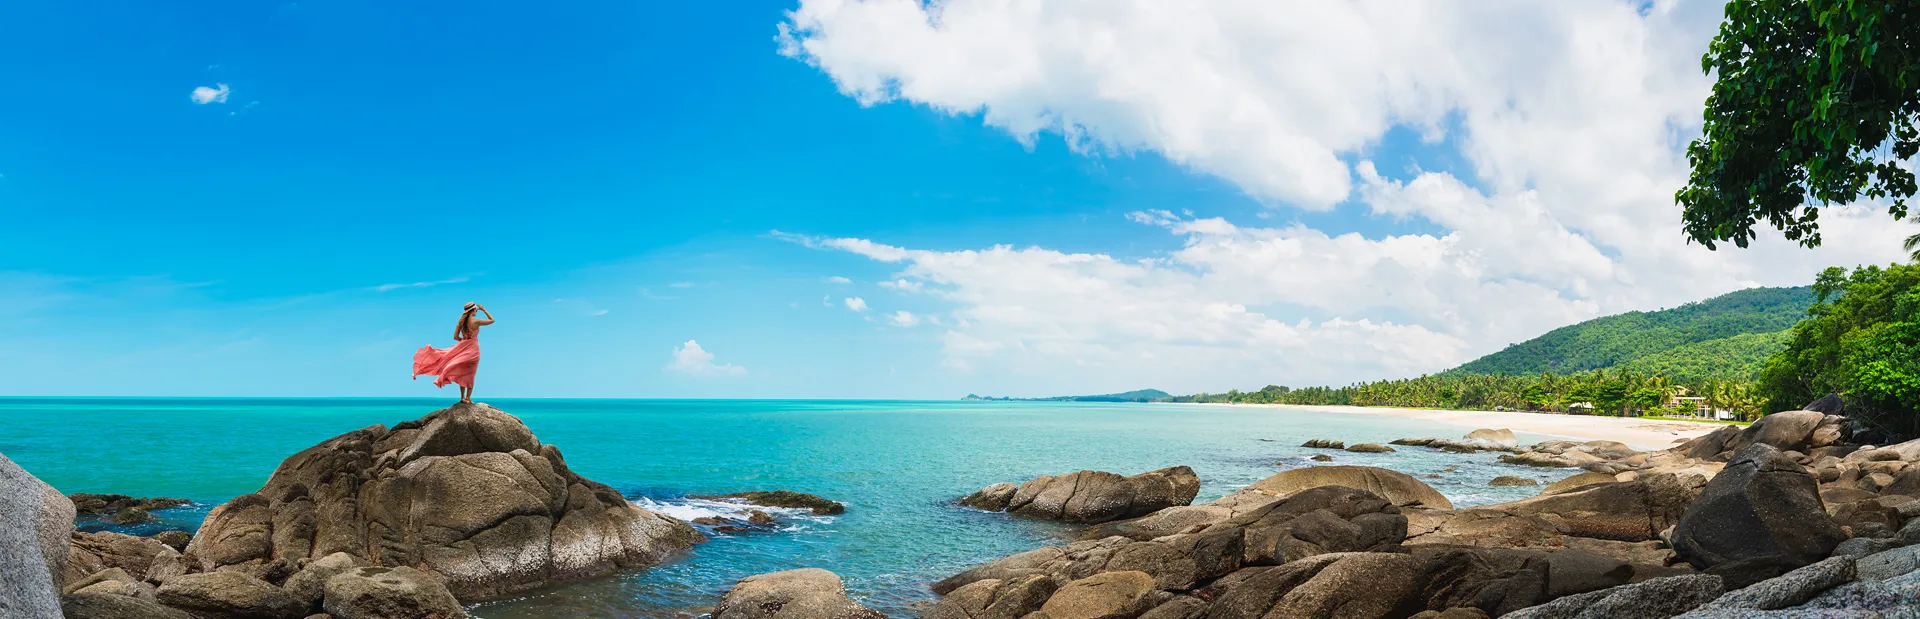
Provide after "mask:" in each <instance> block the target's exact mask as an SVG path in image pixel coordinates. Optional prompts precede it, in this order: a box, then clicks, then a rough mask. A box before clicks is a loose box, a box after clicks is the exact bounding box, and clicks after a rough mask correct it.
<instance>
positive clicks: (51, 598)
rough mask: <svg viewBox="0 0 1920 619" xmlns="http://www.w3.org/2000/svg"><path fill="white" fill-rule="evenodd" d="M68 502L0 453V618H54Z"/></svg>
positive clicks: (69, 526)
mask: <svg viewBox="0 0 1920 619" xmlns="http://www.w3.org/2000/svg"><path fill="white" fill-rule="evenodd" d="M73 517H74V509H73V501H69V500H67V497H66V495H63V494H60V491H59V490H55V489H53V486H49V485H47V483H46V482H43V481H40V479H39V478H37V477H34V476H33V475H31V474H28V473H27V472H26V470H24V469H21V468H20V467H19V466H18V465H16V464H14V463H13V461H12V460H9V459H7V457H6V456H4V455H0V617H21V618H23V619H38V618H42V617H59V616H60V586H61V585H62V584H64V581H65V579H66V577H65V573H66V566H67V539H68V537H69V536H70V535H71V534H72V533H73Z"/></svg>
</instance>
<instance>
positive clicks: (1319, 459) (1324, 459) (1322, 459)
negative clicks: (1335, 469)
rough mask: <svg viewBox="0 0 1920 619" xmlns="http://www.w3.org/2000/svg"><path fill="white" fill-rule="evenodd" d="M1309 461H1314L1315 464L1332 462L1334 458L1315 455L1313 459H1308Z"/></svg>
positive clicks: (1325, 455)
mask: <svg viewBox="0 0 1920 619" xmlns="http://www.w3.org/2000/svg"><path fill="white" fill-rule="evenodd" d="M1307 459H1308V460H1312V461H1314V462H1332V461H1333V456H1329V455H1327V454H1313V457H1311V458H1307Z"/></svg>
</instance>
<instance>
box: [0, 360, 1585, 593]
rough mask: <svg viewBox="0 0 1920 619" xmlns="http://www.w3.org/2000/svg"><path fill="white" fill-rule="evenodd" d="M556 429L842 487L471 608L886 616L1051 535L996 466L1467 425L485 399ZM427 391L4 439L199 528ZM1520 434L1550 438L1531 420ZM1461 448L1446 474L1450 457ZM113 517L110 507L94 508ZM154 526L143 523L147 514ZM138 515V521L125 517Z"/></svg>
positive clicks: (64, 482) (68, 404) (47, 414)
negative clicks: (797, 592)
mask: <svg viewBox="0 0 1920 619" xmlns="http://www.w3.org/2000/svg"><path fill="white" fill-rule="evenodd" d="M482 401H484V402H488V403H490V404H492V405H494V406H496V407H498V408H500V409H502V410H505V411H507V412H510V413H513V414H515V415H518V416H519V417H520V418H521V419H523V420H525V421H526V423H527V425H528V426H530V427H531V428H533V431H534V433H535V434H537V435H538V436H539V437H540V440H541V441H542V442H546V443H552V444H555V445H558V446H559V447H560V449H561V450H562V452H564V453H565V454H566V458H567V463H568V464H569V465H571V466H572V467H574V469H575V470H576V471H578V472H579V473H580V474H582V475H586V476H587V477H590V478H593V479H596V480H599V481H601V482H604V483H607V484H609V485H612V486H614V487H615V488H619V489H621V490H622V491H623V492H625V493H626V494H627V495H628V496H629V497H631V498H632V499H633V500H634V501H636V502H639V503H642V504H645V505H648V506H651V507H654V508H655V509H659V510H661V511H665V512H667V513H669V514H673V515H676V516H679V517H682V518H688V519H691V518H693V517H697V516H701V515H710V514H713V513H716V512H719V511H726V510H728V509H730V508H729V507H728V506H726V505H723V504H714V503H709V502H704V501H696V500H691V499H687V498H686V497H687V496H688V495H699V494H717V493H726V492H735V491H744V490H772V489H784V490H794V491H799V492H809V493H813V494H818V495H821V496H825V497H827V498H830V499H834V500H838V501H842V502H844V503H846V504H847V506H848V507H847V513H846V514H844V515H841V516H834V517H815V516H810V515H802V514H791V513H789V514H783V516H784V517H785V519H784V520H783V522H782V524H781V525H780V526H779V527H777V528H776V529H775V530H770V531H753V532H746V533H735V534H728V533H713V534H712V535H711V536H712V538H713V541H711V542H709V543H707V544H704V545H701V546H699V547H697V548H696V549H695V550H694V551H693V552H692V553H690V554H689V555H687V556H686V557H684V558H682V559H680V560H679V561H677V562H674V563H671V564H668V565H665V566H662V567H658V568H654V569H652V570H647V571H643V572H635V573H629V574H621V575H616V576H611V577H607V578H602V579H598V580H593V581H588V582H581V583H574V584H569V585H564V586H560V587H555V588H553V589H550V590H544V591H537V592H533V593H529V594H526V595H523V596H521V597H518V598H515V599H511V600H503V601H497V602H489V603H485V604H481V605H478V606H476V607H475V608H474V609H473V611H474V614H475V615H476V616H479V617H486V618H495V619H498V618H532V617H649V618H651V617H697V616H699V615H701V614H702V613H703V612H704V610H705V608H704V607H707V606H711V605H712V604H713V603H714V601H716V600H717V599H718V598H719V595H720V594H721V593H723V592H725V591H726V589H727V588H728V587H730V586H732V584H733V583H734V582H735V581H737V580H739V579H740V578H742V577H745V576H749V575H752V574H757V573H763V572H770V571H776V570H783V569H792V568H797V567H822V568H827V569H830V570H833V571H835V572H837V573H839V574H840V575H841V576H842V577H844V578H845V579H846V581H847V589H848V590H849V592H850V593H852V594H853V595H854V596H855V597H857V598H859V599H860V600H861V601H863V602H865V603H867V604H868V605H870V606H873V607H875V608H878V609H880V610H882V611H884V612H886V613H888V614H889V615H891V616H894V617H903V618H904V617H915V616H918V615H919V614H920V612H921V609H923V608H924V607H925V605H926V604H927V603H928V602H929V601H931V600H932V599H933V596H932V594H931V593H930V592H928V591H927V587H926V584H927V583H928V582H931V581H934V580H938V579H940V578H944V577H946V576H949V575H952V574H954V573H955V572H958V571H960V570H962V569H965V568H966V567H968V566H971V565H974V564H977V563H979V562H982V561H986V560H990V559H994V558H998V557H1001V556H1005V555H1008V554H1012V553H1015V552H1020V551H1024V550H1030V549H1033V548H1037V547H1040V546H1043V545H1048V544H1053V543H1058V542H1059V541H1060V539H1061V536H1063V535H1065V534H1067V533H1068V531H1067V530H1066V529H1064V528H1062V527H1060V526H1057V525H1053V524H1049V523H1042V522H1033V521H1027V520H1021V519H1018V518H1012V517H1009V516H1007V515H1005V514H994V513H984V512H980V511H976V510H971V509H966V508H962V507H958V506H956V505H954V504H953V501H954V499H956V498H958V497H960V496H963V495H965V494H967V493H969V492H972V491H974V490H977V489H979V488H980V487H982V486H985V485H987V484H991V483H995V482H1018V481H1023V480H1026V479H1029V478H1032V477H1036V476H1040V475H1051V474H1058V473H1065V472H1071V471H1075V470H1080V469H1097V470H1106V471H1113V472H1116V473H1123V474H1132V473H1138V472H1142V471H1147V470H1152V469H1157V468H1161V467H1166V466H1173V465H1180V464H1184V465H1188V466H1191V467H1193V469H1194V470H1195V471H1197V472H1198V473H1199V475H1200V478H1201V480H1202V482H1203V486H1202V489H1201V492H1200V497H1199V499H1198V500H1201V501H1204V500H1209V499H1212V498H1215V497H1218V496H1220V495H1223V494H1226V493H1227V492H1230V491H1232V490H1234V489H1236V488H1239V487H1241V486H1244V485H1246V484H1248V483H1251V482H1254V481H1256V480H1259V479H1261V478H1263V477H1266V476H1268V475H1271V474H1273V473H1275V472H1277V471H1279V470H1282V469H1285V468H1289V467H1299V466H1311V465H1313V464H1315V463H1314V462H1312V461H1310V460H1307V456H1310V455H1312V454H1314V453H1328V452H1324V451H1320V450H1308V449H1303V448H1301V447H1299V445H1300V443H1301V442H1303V441H1305V440H1307V439H1309V438H1329V439H1338V440H1345V441H1347V442H1348V443H1350V444H1351V443H1354V442H1380V443H1385V442H1387V441H1389V440H1392V439H1395V438H1401V437H1411V436H1455V437H1457V436H1460V435H1462V434H1464V433H1465V432H1467V431H1468V430H1471V429H1472V428H1469V427H1464V426H1456V425H1450V424H1440V423H1432V422H1422V421H1414V420H1406V419H1394V418H1386V417H1376V416H1366V415H1351V414H1336V413H1318V412H1308V411H1296V410H1276V409H1268V408H1251V407H1246V408H1242V407H1224V406H1201V405H1179V404H1091V403H1057V402H898V401H814V400H808V401H796V400H540V399H519V400H507V399H491V400H489V399H485V398H483V399H482ZM449 403H450V402H448V401H447V400H429V399H131V398H112V399H87V398H0V453H4V454H6V455H7V457H9V458H12V459H13V460H14V461H15V462H17V463H19V464H20V466H22V467H25V468H26V469H27V470H28V471H30V472H32V473H33V474H35V475H37V476H39V477H40V478H41V479H44V480H46V481H47V482H48V483H51V484H53V485H54V486H55V487H57V488H59V489H60V490H61V491H63V492H67V493H74V492H96V493H120V494H130V495H136V496H171V497H182V498H188V499H192V500H194V501H196V502H197V505H194V506H189V507H184V508H179V509H175V510H167V511H166V512H163V513H160V514H159V515H160V516H162V517H163V519H164V522H163V523H162V524H161V525H160V526H171V527H179V528H184V529H189V530H190V529H192V528H193V527H194V526H195V525H197V523H198V520H199V519H200V518H201V517H202V516H204V514H205V512H206V510H207V509H210V508H211V507H212V506H213V505H216V504H218V503H220V502H222V501H224V500H226V499H228V498H231V497H233V496H236V495H239V494H244V493H248V492H252V491H254V490H256V489H258V488H259V487H260V486H261V484H263V483H264V482H265V481H266V478H267V476H268V475H269V474H271V473H272V471H273V469H274V467H275V466H277V465H278V464H279V462H280V460H281V459H283V458H285V457H286V456H288V455H291V454H293V453H294V452H296V451H299V450H301V449H304V448H306V447H308V446H311V445H313V444H315V443H318V442H320V441H322V440H324V439H327V438H329V437H332V436H335V435H338V434H341V433H344V432H347V431H350V430H353V429H356V428H360V427H365V426H368V425H372V424H375V423H385V424H388V425H392V424H394V423H397V422H400V421H405V420H409V419H415V418H418V417H420V416H422V415H425V414H426V413H429V412H432V411H433V410H435V409H437V408H441V407H444V406H445V405H447V404H449ZM1520 438H1521V440H1522V442H1532V441H1537V440H1545V439H1546V438H1547V437H1543V436H1538V435H1533V436H1529V435H1522V436H1521V437H1520ZM1331 453H1333V455H1334V456H1335V458H1336V462H1335V463H1338V464H1367V465H1374V466H1382V467H1387V468H1392V469H1395V470H1399V471H1403V472H1407V473H1411V474H1414V475H1420V476H1427V475H1433V476H1435V477H1425V478H1424V479H1425V481H1427V482H1428V483H1429V484H1431V485H1433V486H1434V487H1435V488H1437V489H1439V490H1440V491H1441V492H1442V493H1445V494H1446V495H1447V496H1448V497H1449V498H1451V499H1452V500H1453V501H1454V502H1455V503H1456V504H1459V505H1476V504H1484V503H1490V502H1497V501H1504V500H1511V499H1516V498H1522V497H1526V496H1531V495H1533V494H1534V493H1535V492H1536V491H1537V489H1536V488H1528V487H1512V488H1495V487H1489V486H1487V481H1488V480H1491V479H1493V478H1494V477H1496V476H1499V475H1524V476H1531V477H1536V478H1539V479H1541V480H1543V481H1545V480H1550V479H1557V478H1558V477H1562V476H1565V475H1567V474H1568V473H1569V471H1551V470H1541V469H1528V468H1522V467H1513V466H1506V465H1499V464H1495V463H1494V456H1493V455H1491V454H1484V453H1483V454H1474V455H1458V454H1445V453H1441V452H1437V451H1433V450H1427V449H1424V448H1415V447H1409V448H1405V449H1403V450H1402V451H1400V452H1397V453H1387V454H1354V453H1347V452H1331ZM1448 467H1454V470H1453V471H1447V470H1446V469H1447V468H1448ZM88 526H89V527H93V528H101V527H104V525H98V524H89V525H88ZM150 526H151V525H150ZM135 532H140V531H135Z"/></svg>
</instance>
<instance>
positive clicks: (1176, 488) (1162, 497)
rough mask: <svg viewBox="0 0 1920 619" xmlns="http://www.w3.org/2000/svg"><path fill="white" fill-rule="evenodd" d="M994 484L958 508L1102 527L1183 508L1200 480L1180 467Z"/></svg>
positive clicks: (1196, 489) (1191, 497) (1078, 474)
mask: <svg viewBox="0 0 1920 619" xmlns="http://www.w3.org/2000/svg"><path fill="white" fill-rule="evenodd" d="M1009 487H1011V485H1010V484H994V485H992V486H988V487H986V488H984V489H982V490H980V491H979V492H976V493H973V494H972V495H969V496H967V497H966V498H963V499H960V504H962V505H967V506H971V507H977V508H980V509H986V510H990V511H1003V510H1004V511H1007V512H1010V513H1013V514H1017V515H1020V516H1026V517H1028V518H1038V519H1042V520H1064V521H1067V522H1082V523H1101V522H1108V521H1113V520H1119V519H1122V518H1134V517H1138V516H1144V515H1146V514H1151V513H1153V512H1156V511H1159V510H1161V509H1165V508H1168V507H1174V506H1180V505H1188V504H1190V503H1192V502H1193V497H1194V495H1196V494H1199V492H1200V478H1199V476H1196V475H1194V474H1193V469H1191V468H1187V467H1184V466H1176V467H1170V468H1164V469H1160V470H1157V471H1148V472H1146V473H1141V474H1139V475H1134V476H1131V477H1125V476H1121V475H1117V474H1114V473H1107V472H1104V471H1080V472H1076V473H1068V474H1066V475H1051V476H1047V477H1040V478H1036V479H1033V480H1030V481H1028V482H1027V483H1024V484H1020V486H1019V487H1018V488H1016V489H1014V490H1013V492H1012V493H1011V494H1009V493H1008V492H1007V489H1008V488H1009Z"/></svg>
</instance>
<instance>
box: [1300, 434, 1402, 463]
mask: <svg viewBox="0 0 1920 619" xmlns="http://www.w3.org/2000/svg"><path fill="white" fill-rule="evenodd" d="M1300 446H1301V447H1307V448H1312V449H1341V450H1346V451H1351V452H1354V453H1370V454H1377V453H1393V448H1392V447H1388V446H1386V445H1381V444H1379V443H1358V444H1354V445H1348V444H1347V443H1346V442H1345V441H1334V440H1327V439H1324V438H1316V439H1312V440H1309V441H1307V442H1305V443H1302V444H1301V445H1300ZM1315 459H1316V460H1318V459H1319V458H1318V457H1316V458H1315ZM1328 460H1331V458H1328ZM1323 461H1324V460H1323Z"/></svg>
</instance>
